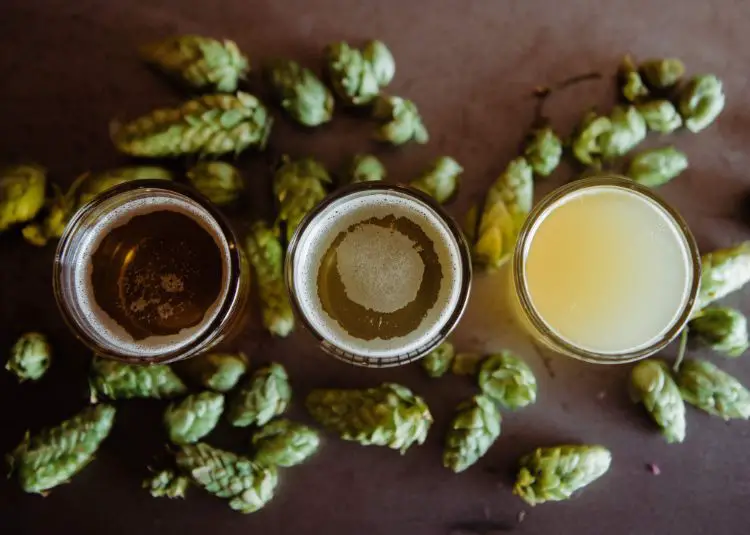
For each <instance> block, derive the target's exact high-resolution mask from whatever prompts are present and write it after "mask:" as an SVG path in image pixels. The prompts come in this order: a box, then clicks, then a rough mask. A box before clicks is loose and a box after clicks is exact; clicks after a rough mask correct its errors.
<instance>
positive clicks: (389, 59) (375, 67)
mask: <svg viewBox="0 0 750 535" xmlns="http://www.w3.org/2000/svg"><path fill="white" fill-rule="evenodd" d="M362 57H363V58H364V60H365V61H366V62H367V63H369V64H370V68H371V69H372V72H373V73H374V74H375V79H376V80H377V82H378V85H379V86H380V87H381V88H383V87H385V86H387V85H388V84H390V83H391V80H393V77H394V76H395V75H396V60H394V59H393V54H391V51H390V50H388V47H387V46H385V43H384V42H383V41H368V42H367V44H365V47H364V48H363V49H362Z"/></svg>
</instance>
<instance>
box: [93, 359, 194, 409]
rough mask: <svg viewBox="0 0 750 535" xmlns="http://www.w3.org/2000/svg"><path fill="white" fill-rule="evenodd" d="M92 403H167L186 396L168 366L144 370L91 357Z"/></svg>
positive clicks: (162, 365) (135, 366)
mask: <svg viewBox="0 0 750 535" xmlns="http://www.w3.org/2000/svg"><path fill="white" fill-rule="evenodd" d="M89 385H90V386H91V399H92V401H96V399H97V396H98V395H99V394H101V395H103V396H105V397H107V398H109V399H130V398H157V399H169V398H175V397H178V396H181V395H183V394H186V393H187V387H186V386H185V384H184V383H183V382H182V380H181V379H180V378H179V377H178V376H177V375H176V374H175V373H174V372H173V371H172V368H170V367H169V366H167V365H164V364H158V365H153V366H144V365H138V364H124V363H122V362H118V361H116V360H109V359H104V358H101V357H94V358H93V360H92V361H91V373H90V377H89Z"/></svg>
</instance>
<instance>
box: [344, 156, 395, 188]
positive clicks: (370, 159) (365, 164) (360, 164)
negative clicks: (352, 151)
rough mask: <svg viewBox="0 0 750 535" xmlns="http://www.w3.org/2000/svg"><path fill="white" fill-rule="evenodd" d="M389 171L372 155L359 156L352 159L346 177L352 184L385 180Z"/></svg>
mask: <svg viewBox="0 0 750 535" xmlns="http://www.w3.org/2000/svg"><path fill="white" fill-rule="evenodd" d="M386 175H387V171H386V169H385V166H384V165H383V163H382V162H381V161H380V160H379V159H378V158H377V157H376V156H373V155H372V154H357V155H355V156H354V158H352V162H351V164H350V165H349V169H348V171H347V173H346V176H347V177H348V179H349V182H350V183H351V184H355V183H358V182H378V181H380V180H385V177H386Z"/></svg>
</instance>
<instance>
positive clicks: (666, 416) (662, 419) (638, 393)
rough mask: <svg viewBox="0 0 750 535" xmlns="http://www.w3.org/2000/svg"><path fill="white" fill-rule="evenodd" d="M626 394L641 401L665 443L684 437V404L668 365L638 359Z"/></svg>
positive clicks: (677, 440) (659, 361) (651, 360)
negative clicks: (659, 430)
mask: <svg viewBox="0 0 750 535" xmlns="http://www.w3.org/2000/svg"><path fill="white" fill-rule="evenodd" d="M630 395H631V397H632V398H633V401H634V402H636V403H639V402H640V403H643V406H644V407H645V408H646V410H647V411H648V413H649V415H650V416H651V418H652V419H653V420H654V422H656V424H657V425H658V426H659V427H660V428H661V432H662V435H664V438H665V439H666V440H667V442H669V443H673V442H682V441H683V440H685V426H686V423H685V403H684V402H683V401H682V396H681V395H680V389H679V388H678V386H677V383H675V381H674V379H672V375H671V373H670V371H669V366H667V364H666V363H665V362H664V361H662V360H657V359H648V360H642V361H641V362H639V363H638V364H636V365H635V366H634V367H633V370H632V371H631V372H630Z"/></svg>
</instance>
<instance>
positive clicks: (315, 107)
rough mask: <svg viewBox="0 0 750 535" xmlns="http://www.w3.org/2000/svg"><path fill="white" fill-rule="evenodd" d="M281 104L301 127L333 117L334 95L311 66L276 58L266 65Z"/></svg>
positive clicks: (323, 121) (317, 123)
mask: <svg viewBox="0 0 750 535" xmlns="http://www.w3.org/2000/svg"><path fill="white" fill-rule="evenodd" d="M268 79H269V81H270V82H271V87H272V88H273V90H274V92H275V94H276V98H277V99H278V101H279V103H280V104H281V107H282V108H284V110H285V111H286V112H287V113H288V114H289V115H290V116H291V117H292V118H293V119H294V120H295V121H297V122H298V123H300V124H301V125H304V126H319V125H321V124H324V123H327V122H328V121H330V120H331V118H332V117H333V95H332V94H331V92H330V91H329V90H328V88H327V87H326V86H325V84H323V82H321V81H320V79H318V77H317V76H315V73H313V72H312V71H311V70H310V69H306V68H304V67H302V66H300V64H299V63H297V62H296V61H290V60H277V61H274V62H273V63H272V64H271V65H270V66H269V68H268Z"/></svg>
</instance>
